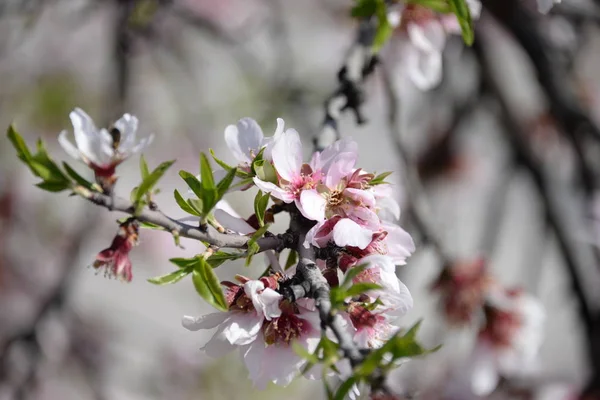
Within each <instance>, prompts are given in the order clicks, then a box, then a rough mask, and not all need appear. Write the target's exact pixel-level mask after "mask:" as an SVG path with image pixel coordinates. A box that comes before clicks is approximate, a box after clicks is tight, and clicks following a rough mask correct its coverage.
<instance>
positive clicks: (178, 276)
mask: <svg viewBox="0 0 600 400" xmlns="http://www.w3.org/2000/svg"><path fill="white" fill-rule="evenodd" d="M193 270H194V265H193V264H192V265H188V266H187V267H185V268H181V269H178V270H176V271H173V272H171V273H170V274H166V275H162V276H157V277H156V278H150V279H148V282H150V283H153V284H155V285H168V284H171V283H176V282H179V281H180V280H182V279H183V278H185V277H186V276H188V275H189V274H190V273H192V271H193Z"/></svg>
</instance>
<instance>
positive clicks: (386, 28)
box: [373, 0, 394, 52]
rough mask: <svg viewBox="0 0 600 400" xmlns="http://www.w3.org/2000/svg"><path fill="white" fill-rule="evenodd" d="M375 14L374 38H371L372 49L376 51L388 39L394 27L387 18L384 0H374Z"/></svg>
mask: <svg viewBox="0 0 600 400" xmlns="http://www.w3.org/2000/svg"><path fill="white" fill-rule="evenodd" d="M376 3H377V4H376V11H375V14H376V15H377V20H378V24H377V30H376V31H375V38H374V39H373V51H374V52H378V51H379V50H381V48H382V47H383V45H384V44H385V43H386V42H387V41H388V39H389V38H390V37H391V36H392V33H393V32H394V27H393V26H392V25H391V24H390V22H389V21H388V19H387V7H386V5H385V1H384V0H377V1H376Z"/></svg>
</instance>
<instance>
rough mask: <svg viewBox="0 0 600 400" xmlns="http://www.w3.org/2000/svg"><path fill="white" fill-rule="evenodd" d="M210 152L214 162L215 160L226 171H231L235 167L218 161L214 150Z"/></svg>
mask: <svg viewBox="0 0 600 400" xmlns="http://www.w3.org/2000/svg"><path fill="white" fill-rule="evenodd" d="M208 151H210V155H211V156H212V158H213V160H215V162H216V163H217V164H219V165H220V166H221V168H223V169H224V170H225V171H229V170H230V169H233V168H234V167H233V166H231V165H229V164H227V163H226V162H224V161H222V160H220V159H218V158H217V156H216V155H215V151H214V150H213V149H209V150H208Z"/></svg>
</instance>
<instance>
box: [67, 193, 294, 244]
mask: <svg viewBox="0 0 600 400" xmlns="http://www.w3.org/2000/svg"><path fill="white" fill-rule="evenodd" d="M75 192H76V193H77V194H79V195H80V196H81V197H83V198H85V199H86V200H89V201H90V202H92V203H94V204H96V205H98V206H101V207H104V208H107V209H109V210H111V211H120V212H123V213H126V214H129V215H132V216H135V218H136V219H138V220H139V221H143V222H149V223H151V224H154V225H158V226H160V227H162V228H164V230H166V231H167V232H171V233H176V234H177V235H179V236H181V237H186V238H190V239H195V240H199V241H201V242H205V243H209V244H211V245H214V246H217V247H221V248H233V249H245V248H246V247H247V245H248V240H250V238H249V237H248V236H243V235H237V234H229V233H220V232H218V231H217V230H216V229H214V228H213V227H211V226H207V227H206V230H202V229H201V228H200V227H198V226H192V225H189V224H186V223H183V222H180V221H177V220H176V219H173V218H171V217H168V216H167V215H165V214H163V213H162V212H161V211H158V210H150V209H148V208H145V209H143V210H142V211H140V212H139V213H137V214H136V213H135V206H134V204H133V203H131V202H130V201H128V200H125V199H124V198H122V197H117V196H115V197H111V196H108V195H105V194H102V193H99V192H92V191H89V190H87V189H85V188H82V187H80V186H78V187H76V189H75ZM257 244H258V245H259V247H260V251H261V252H262V251H265V250H273V249H283V248H286V247H287V246H289V240H287V239H286V236H285V235H273V236H265V237H263V238H260V239H258V240H257Z"/></svg>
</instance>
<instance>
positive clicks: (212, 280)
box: [192, 258, 228, 311]
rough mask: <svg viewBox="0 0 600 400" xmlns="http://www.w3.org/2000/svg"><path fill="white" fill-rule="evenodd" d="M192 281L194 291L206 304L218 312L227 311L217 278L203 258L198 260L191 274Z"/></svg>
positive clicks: (225, 301)
mask: <svg viewBox="0 0 600 400" xmlns="http://www.w3.org/2000/svg"><path fill="white" fill-rule="evenodd" d="M192 280H193V282H194V287H195V288H196V291H197V292H198V294H200V296H202V298H203V299H204V300H206V302H207V303H208V304H210V305H212V306H213V307H215V308H216V309H218V310H221V311H227V309H228V307H227V300H225V295H224V294H223V290H222V289H221V283H220V282H219V278H218V277H217V275H216V274H215V272H214V271H213V269H212V268H211V266H210V265H209V264H208V263H207V262H206V260H205V259H204V258H199V259H198V263H197V264H196V265H195V267H194V272H193V273H192Z"/></svg>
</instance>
